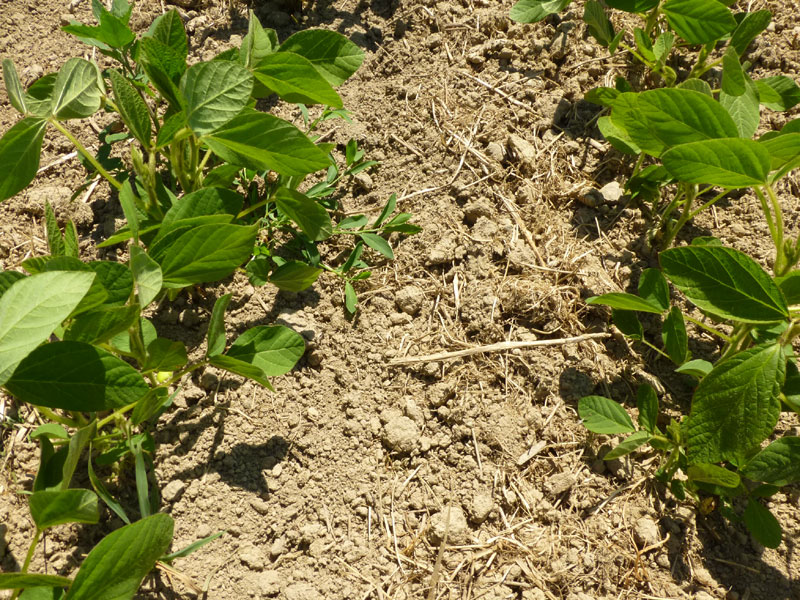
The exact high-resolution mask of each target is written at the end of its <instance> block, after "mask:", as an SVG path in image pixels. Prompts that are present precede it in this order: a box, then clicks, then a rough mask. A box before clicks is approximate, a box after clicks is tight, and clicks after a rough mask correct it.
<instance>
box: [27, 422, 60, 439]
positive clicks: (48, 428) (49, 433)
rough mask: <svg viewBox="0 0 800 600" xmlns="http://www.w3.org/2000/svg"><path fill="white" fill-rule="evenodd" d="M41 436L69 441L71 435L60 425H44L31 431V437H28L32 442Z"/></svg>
mask: <svg viewBox="0 0 800 600" xmlns="http://www.w3.org/2000/svg"><path fill="white" fill-rule="evenodd" d="M41 436H46V437H48V438H52V439H58V440H68V439H69V434H68V433H67V430H66V429H64V428H63V427H62V426H61V425H59V424H58V423H45V424H44V425H39V427H37V428H36V429H34V430H33V431H31V433H30V435H29V436H28V437H29V438H31V439H32V440H35V439H38V438H40V437H41Z"/></svg>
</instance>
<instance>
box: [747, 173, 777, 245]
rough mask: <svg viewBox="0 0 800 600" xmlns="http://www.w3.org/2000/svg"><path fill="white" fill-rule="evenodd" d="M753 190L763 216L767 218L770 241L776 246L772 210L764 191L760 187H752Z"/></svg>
mask: <svg viewBox="0 0 800 600" xmlns="http://www.w3.org/2000/svg"><path fill="white" fill-rule="evenodd" d="M753 191H755V193H756V196H757V197H758V201H759V202H760V203H761V210H762V211H763V212H764V218H765V219H766V220H767V227H769V234H770V236H771V237H772V243H773V244H775V247H776V248H777V247H778V241H779V240H778V232H777V230H776V228H775V223H774V222H773V220H772V211H770V208H769V203H768V202H767V199H766V197H764V193H763V192H762V191H761V189H760V188H757V187H754V188H753Z"/></svg>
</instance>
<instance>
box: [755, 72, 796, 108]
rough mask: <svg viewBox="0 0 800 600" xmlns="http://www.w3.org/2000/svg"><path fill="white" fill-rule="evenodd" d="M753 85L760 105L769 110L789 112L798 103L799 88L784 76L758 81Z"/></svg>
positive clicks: (792, 80)
mask: <svg viewBox="0 0 800 600" xmlns="http://www.w3.org/2000/svg"><path fill="white" fill-rule="evenodd" d="M755 85H756V88H757V90H758V95H759V97H760V99H761V104H763V105H764V106H766V107H767V108H769V109H770V110H789V109H791V108H794V107H795V106H797V104H798V103H800V86H798V85H797V84H796V83H795V81H794V79H791V78H789V77H786V76H785V75H777V76H775V77H767V78H765V79H758V80H756V82H755Z"/></svg>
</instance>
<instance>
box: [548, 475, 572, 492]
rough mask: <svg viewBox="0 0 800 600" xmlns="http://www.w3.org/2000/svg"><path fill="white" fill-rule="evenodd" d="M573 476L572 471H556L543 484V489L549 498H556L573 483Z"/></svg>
mask: <svg viewBox="0 0 800 600" xmlns="http://www.w3.org/2000/svg"><path fill="white" fill-rule="evenodd" d="M575 483H576V480H575V476H574V475H573V474H572V473H556V474H555V475H553V476H552V477H550V478H549V479H548V480H547V481H546V482H545V484H544V491H545V492H546V493H547V495H548V496H550V497H551V498H557V497H558V496H560V495H561V494H563V493H564V492H567V491H569V490H570V489H572V486H573V485H575Z"/></svg>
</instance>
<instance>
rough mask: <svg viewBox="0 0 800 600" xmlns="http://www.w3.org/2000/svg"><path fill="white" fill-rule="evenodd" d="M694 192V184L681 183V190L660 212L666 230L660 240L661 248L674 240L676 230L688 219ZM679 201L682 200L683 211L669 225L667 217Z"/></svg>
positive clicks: (669, 244) (695, 190) (695, 188)
mask: <svg viewBox="0 0 800 600" xmlns="http://www.w3.org/2000/svg"><path fill="white" fill-rule="evenodd" d="M696 194H697V186H696V185H692V184H682V187H681V191H680V192H679V193H677V194H676V195H675V197H674V198H673V199H672V202H670V203H669V205H668V206H667V208H666V209H665V210H664V212H663V213H662V214H661V220H662V221H663V223H664V225H665V226H666V231H665V232H664V239H663V240H661V249H662V250H663V249H664V248H668V247H669V246H671V245H672V242H674V241H675V238H676V237H677V235H678V232H679V231H680V230H681V228H682V227H683V226H684V225H685V224H686V222H687V221H688V220H689V211H690V209H691V206H692V202H693V201H694V198H695V195H696ZM681 202H683V205H684V207H683V212H682V213H681V216H680V217H678V221H677V222H676V223H675V224H674V225H670V224H669V217H670V215H671V214H672V212H673V211H674V210H675V209H676V208H677V207H678V205H679V204H680V203H681Z"/></svg>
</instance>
